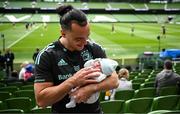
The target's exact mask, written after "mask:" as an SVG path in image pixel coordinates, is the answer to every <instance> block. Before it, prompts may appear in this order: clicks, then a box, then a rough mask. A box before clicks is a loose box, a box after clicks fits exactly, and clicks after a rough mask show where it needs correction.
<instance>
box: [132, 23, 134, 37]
mask: <svg viewBox="0 0 180 114" xmlns="http://www.w3.org/2000/svg"><path fill="white" fill-rule="evenodd" d="M131 36H134V24H131Z"/></svg>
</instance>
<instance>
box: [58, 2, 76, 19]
mask: <svg viewBox="0 0 180 114" xmlns="http://www.w3.org/2000/svg"><path fill="white" fill-rule="evenodd" d="M72 9H73V7H72V6H71V5H62V6H60V7H58V8H57V13H58V14H59V15H60V16H63V15H64V14H66V13H67V12H69V11H70V10H72Z"/></svg>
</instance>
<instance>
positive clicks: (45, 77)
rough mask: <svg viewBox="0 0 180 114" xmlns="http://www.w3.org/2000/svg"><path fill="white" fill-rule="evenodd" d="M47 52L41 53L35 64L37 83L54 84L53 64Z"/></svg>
mask: <svg viewBox="0 0 180 114" xmlns="http://www.w3.org/2000/svg"><path fill="white" fill-rule="evenodd" d="M52 61H53V60H51V57H50V54H49V53H48V52H46V51H44V52H41V53H39V55H38V56H37V59H36V62H35V82H52V81H53V75H52V64H51V62H52Z"/></svg>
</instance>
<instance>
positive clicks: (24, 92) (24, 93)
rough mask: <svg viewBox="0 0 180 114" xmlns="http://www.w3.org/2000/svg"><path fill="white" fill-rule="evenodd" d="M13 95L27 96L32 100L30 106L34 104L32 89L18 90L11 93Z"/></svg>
mask: <svg viewBox="0 0 180 114" xmlns="http://www.w3.org/2000/svg"><path fill="white" fill-rule="evenodd" d="M13 95H14V96H15V97H28V98H30V99H31V100H32V107H35V106H36V100H35V95H34V91H33V90H18V91H15V92H14V94H13Z"/></svg>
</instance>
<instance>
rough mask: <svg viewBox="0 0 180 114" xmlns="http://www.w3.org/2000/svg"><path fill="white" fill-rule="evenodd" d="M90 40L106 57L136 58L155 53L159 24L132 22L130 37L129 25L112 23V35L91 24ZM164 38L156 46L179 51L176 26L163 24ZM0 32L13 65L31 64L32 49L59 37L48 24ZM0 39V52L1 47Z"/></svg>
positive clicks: (20, 25) (102, 25)
mask: <svg viewBox="0 0 180 114" xmlns="http://www.w3.org/2000/svg"><path fill="white" fill-rule="evenodd" d="M90 25H91V35H90V39H92V40H94V41H95V42H97V43H99V44H100V45H102V46H103V47H104V48H105V50H106V53H107V55H108V57H110V58H114V59H119V58H136V57H137V56H138V54H141V53H143V52H145V51H151V52H157V51H158V46H159V41H158V40H157V36H158V35H161V24H156V23H134V24H133V26H134V35H131V27H132V24H130V23H114V28H115V31H114V32H112V31H111V29H112V23H91V24H90ZM165 26H166V29H167V33H166V38H161V40H160V44H161V45H160V47H161V49H162V48H166V49H171V48H176V49H177V48H178V49H180V45H179V43H180V38H179V35H180V33H179V30H180V26H179V25H178V24H166V25H165ZM0 33H3V34H5V41H6V42H5V44H6V48H11V50H12V51H13V52H14V53H15V57H16V59H15V62H22V61H25V60H28V61H31V62H32V55H33V52H34V51H35V49H36V48H40V49H43V48H44V47H45V46H46V45H47V44H49V43H51V42H52V41H54V40H57V39H58V37H59V36H60V27H59V24H58V23H48V26H47V29H45V28H44V27H43V24H42V23H37V24H35V25H33V27H32V28H31V29H29V30H26V29H25V24H23V23H17V24H16V25H15V26H13V25H12V24H10V23H1V24H0ZM2 41H3V40H2V38H0V50H2V48H3V43H2Z"/></svg>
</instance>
